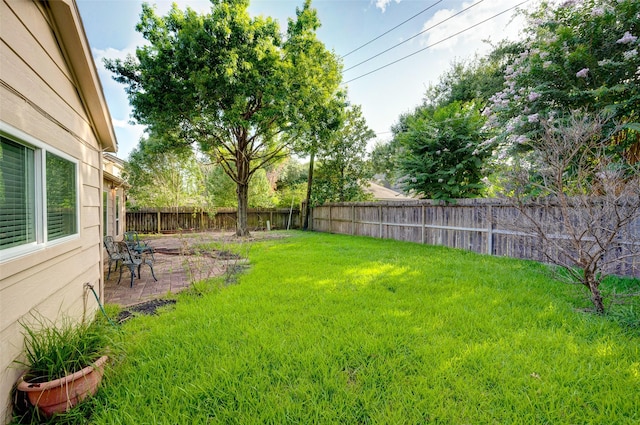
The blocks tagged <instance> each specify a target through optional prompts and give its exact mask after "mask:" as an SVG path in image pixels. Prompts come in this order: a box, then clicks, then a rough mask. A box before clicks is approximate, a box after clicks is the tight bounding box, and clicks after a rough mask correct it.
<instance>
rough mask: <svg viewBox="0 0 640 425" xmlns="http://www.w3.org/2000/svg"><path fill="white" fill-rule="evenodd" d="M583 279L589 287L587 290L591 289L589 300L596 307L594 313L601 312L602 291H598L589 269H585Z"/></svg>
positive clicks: (602, 311)
mask: <svg viewBox="0 0 640 425" xmlns="http://www.w3.org/2000/svg"><path fill="white" fill-rule="evenodd" d="M584 279H585V283H587V285H588V287H589V291H591V301H592V302H593V305H594V307H595V308H596V313H598V314H603V313H604V302H603V300H602V293H601V292H600V288H599V285H598V282H597V281H596V278H595V276H594V275H593V273H592V272H591V271H590V270H585V273H584Z"/></svg>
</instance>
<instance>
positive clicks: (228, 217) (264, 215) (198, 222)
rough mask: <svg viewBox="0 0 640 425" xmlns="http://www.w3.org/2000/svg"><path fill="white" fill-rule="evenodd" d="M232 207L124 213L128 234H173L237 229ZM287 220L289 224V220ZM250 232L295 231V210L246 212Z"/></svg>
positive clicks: (297, 215) (298, 224)
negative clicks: (213, 210) (213, 209)
mask: <svg viewBox="0 0 640 425" xmlns="http://www.w3.org/2000/svg"><path fill="white" fill-rule="evenodd" d="M236 218H237V211H236V209H235V208H219V209H217V210H216V211H215V213H208V212H205V211H199V210H196V209H194V208H180V209H178V210H177V211H176V209H153V210H151V209H145V210H140V211H127V221H126V228H127V231H136V232H141V233H173V232H178V231H205V230H233V229H235V228H236ZM289 220H290V221H289ZM247 221H248V224H249V229H250V230H264V229H266V228H267V222H269V227H270V228H271V229H286V228H287V224H289V223H290V225H289V228H291V229H295V228H299V227H300V212H299V210H298V209H293V210H290V209H289V208H269V209H252V208H250V209H249V211H248V217H247Z"/></svg>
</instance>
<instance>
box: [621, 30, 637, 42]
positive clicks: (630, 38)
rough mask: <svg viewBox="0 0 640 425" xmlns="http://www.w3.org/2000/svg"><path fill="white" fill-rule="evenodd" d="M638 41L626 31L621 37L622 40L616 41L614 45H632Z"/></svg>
mask: <svg viewBox="0 0 640 425" xmlns="http://www.w3.org/2000/svg"><path fill="white" fill-rule="evenodd" d="M637 39H638V37H636V36H635V35H632V34H631V33H630V32H629V31H626V32H625V33H624V35H623V36H622V38H621V39H620V40H618V41H616V43H618V44H629V43H633V42H635V41H636V40H637Z"/></svg>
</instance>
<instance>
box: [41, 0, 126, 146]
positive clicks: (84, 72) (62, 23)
mask: <svg viewBox="0 0 640 425" xmlns="http://www.w3.org/2000/svg"><path fill="white" fill-rule="evenodd" d="M43 3H44V4H45V5H46V6H47V7H48V8H49V10H50V11H51V17H52V19H53V24H54V27H55V28H54V31H55V34H56V37H57V38H58V41H59V43H60V46H61V47H62V50H63V54H64V55H65V57H66V58H67V62H68V64H69V67H70V68H71V70H72V72H73V74H74V76H75V78H76V81H77V84H78V90H79V93H80V97H81V99H82V102H83V103H84V105H85V108H86V109H87V113H88V114H89V117H90V119H91V122H92V124H93V128H94V130H95V132H96V137H97V138H98V141H99V142H100V145H101V146H102V149H103V150H104V151H108V152H117V150H118V141H117V140H116V134H115V131H114V129H113V124H112V122H111V114H110V113H109V107H108V106H107V102H106V100H105V97H104V92H103V91H102V84H100V78H99V77H98V71H97V70H96V65H95V63H94V61H93V57H92V56H91V48H90V47H89V41H88V40H87V36H86V34H85V32H84V27H83V25H82V19H81V18H80V12H79V11H78V7H77V5H76V2H75V0H55V1H43Z"/></svg>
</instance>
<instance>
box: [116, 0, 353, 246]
mask: <svg viewBox="0 0 640 425" xmlns="http://www.w3.org/2000/svg"><path fill="white" fill-rule="evenodd" d="M248 5H249V2H248V0H212V7H211V11H210V13H207V14H202V15H201V14H198V13H197V12H195V11H194V10H192V9H189V8H187V9H186V10H184V11H182V10H179V9H178V7H177V6H175V5H174V6H173V7H172V9H171V10H170V12H169V13H168V14H167V15H166V16H164V17H162V16H158V15H157V14H156V13H155V11H154V9H153V7H151V6H149V5H147V4H144V5H143V7H142V14H141V19H140V22H139V23H138V25H137V27H136V29H137V30H138V31H139V32H140V33H141V34H142V35H143V36H144V38H145V39H146V40H147V41H148V44H147V45H145V46H141V47H139V48H138V49H137V50H136V55H135V57H132V56H130V57H128V58H127V59H125V60H124V61H122V60H117V59H116V60H107V61H106V65H107V68H108V69H110V70H111V71H113V72H114V73H115V77H114V78H115V79H116V80H117V81H119V82H121V83H123V84H125V85H126V90H127V93H128V94H129V100H130V102H131V105H132V107H133V118H134V119H135V120H136V121H138V122H139V123H141V124H145V125H147V126H149V127H150V128H152V129H153V131H156V132H158V133H163V132H169V133H176V132H177V134H178V135H179V137H178V138H173V139H171V140H173V142H172V143H167V146H166V148H167V149H170V148H172V147H174V145H175V144H193V143H197V144H198V145H199V149H200V150H201V152H204V153H205V154H207V155H209V156H211V158H212V160H214V161H215V162H217V163H219V164H220V165H221V166H222V167H223V168H224V171H225V172H226V173H227V174H228V175H229V177H231V178H232V179H233V181H234V182H235V183H236V191H237V199H238V222H237V229H236V234H237V235H238V236H246V235H248V233H249V230H248V225H247V208H248V193H249V181H250V179H251V177H252V175H253V174H254V173H255V172H256V171H257V170H259V169H261V168H263V167H264V166H265V165H268V164H269V163H271V162H273V161H275V160H277V159H279V158H281V157H282V156H284V155H286V154H287V149H288V148H289V147H290V146H291V143H292V141H293V140H294V138H295V136H296V135H297V134H299V132H298V131H297V129H298V128H299V127H300V126H301V123H304V122H306V121H307V120H308V119H309V118H310V114H309V113H308V112H309V111H314V117H316V119H321V118H322V116H323V114H320V113H317V111H318V110H321V109H322V108H323V105H324V104H325V103H324V102H325V101H326V99H325V98H324V97H314V96H313V94H314V93H327V92H329V93H334V92H336V91H337V89H336V88H337V87H338V86H339V84H340V79H341V77H340V75H341V74H340V72H339V70H340V65H339V61H338V60H337V59H336V57H335V56H334V55H333V53H332V52H329V51H327V50H326V48H324V45H322V43H320V42H319V41H318V40H317V38H316V35H315V31H316V30H317V28H318V27H319V25H320V22H319V20H318V17H317V14H316V11H315V10H314V9H313V8H311V3H310V1H309V0H307V1H306V2H305V3H304V6H303V7H302V8H299V9H297V10H296V18H295V19H291V20H290V21H289V25H288V31H287V34H286V36H283V34H281V32H280V29H279V26H278V23H277V22H276V21H274V20H273V19H271V18H266V17H263V16H258V17H253V18H252V17H251V16H250V15H249V13H248V10H247V8H248ZM318 117H319V118H318Z"/></svg>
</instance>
